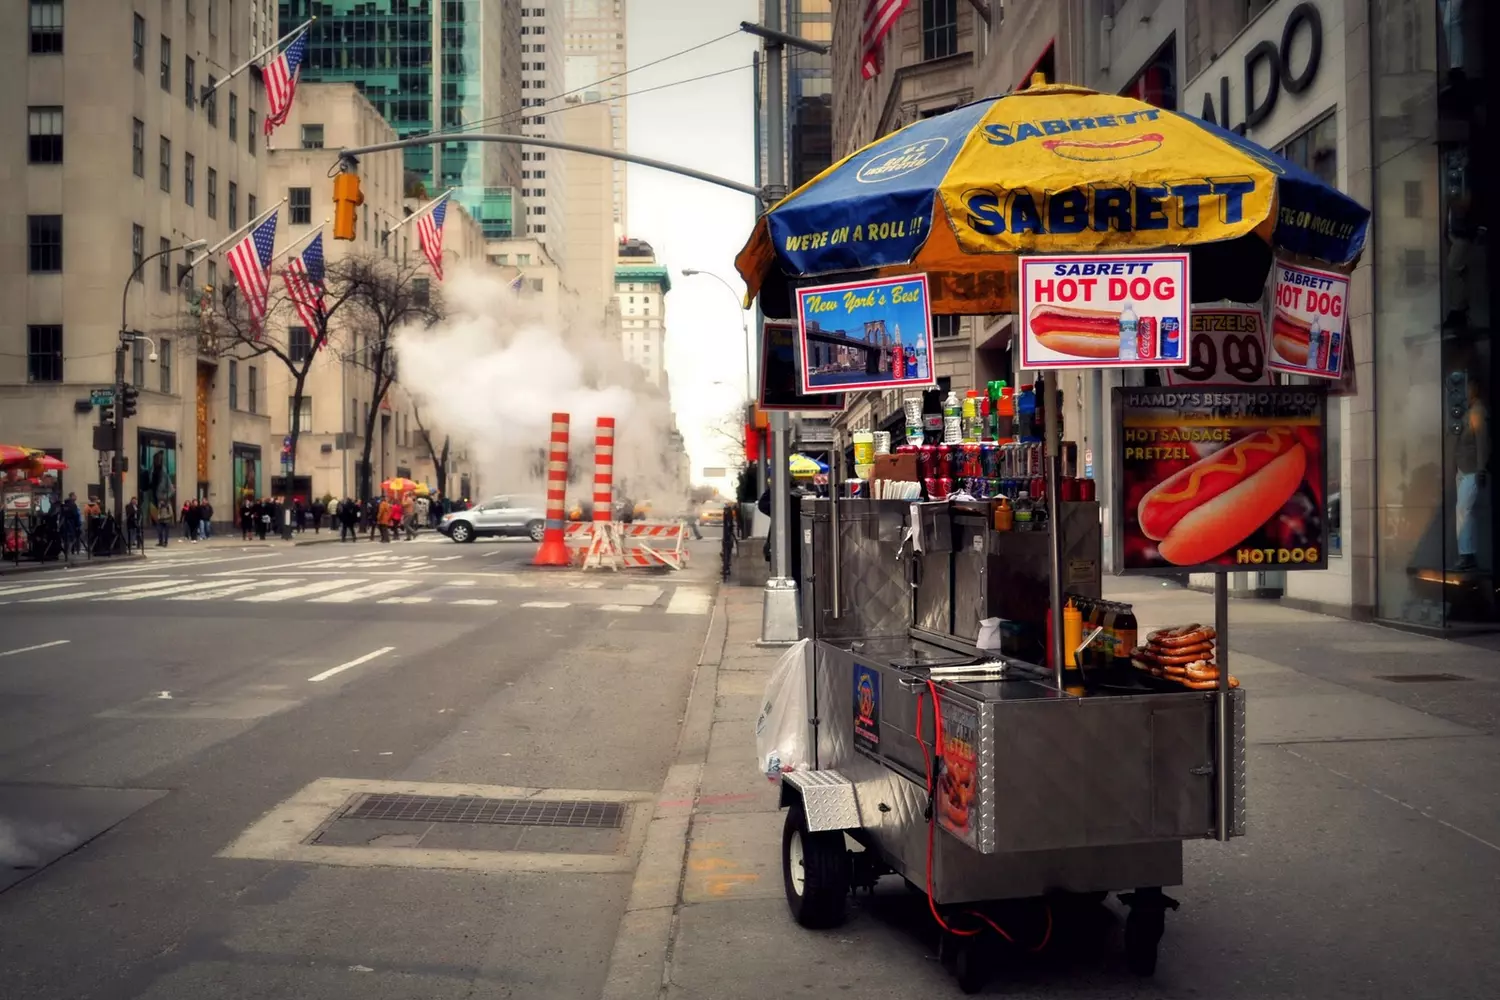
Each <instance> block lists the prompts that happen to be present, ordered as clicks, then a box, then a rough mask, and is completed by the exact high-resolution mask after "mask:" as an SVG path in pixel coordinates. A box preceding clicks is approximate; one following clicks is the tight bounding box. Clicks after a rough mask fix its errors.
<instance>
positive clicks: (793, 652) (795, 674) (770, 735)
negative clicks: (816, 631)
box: [755, 639, 812, 782]
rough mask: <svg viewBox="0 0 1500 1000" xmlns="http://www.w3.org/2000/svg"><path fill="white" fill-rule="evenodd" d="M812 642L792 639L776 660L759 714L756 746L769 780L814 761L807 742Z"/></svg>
mask: <svg viewBox="0 0 1500 1000" xmlns="http://www.w3.org/2000/svg"><path fill="white" fill-rule="evenodd" d="M811 659H812V643H811V641H810V640H808V639H803V640H801V641H800V642H796V643H793V644H792V645H791V646H790V647H788V649H787V651H786V652H785V653H783V654H781V659H780V660H778V661H776V669H775V670H773V671H771V679H770V680H768V681H767V682H766V695H765V698H764V699H762V701H761V709H760V717H759V718H757V719H756V720H755V750H756V753H757V754H758V755H759V757H760V766H761V770H762V772H763V773H764V774H765V776H766V778H767V779H769V780H770V781H773V782H774V781H780V780H781V776H782V775H783V774H785V773H786V772H788V771H797V770H803V769H805V768H807V767H809V766H811V763H812V754H811V752H810V751H811V748H810V747H809V746H808V745H807V671H808V670H809V669H810V668H811V663H810V661H811Z"/></svg>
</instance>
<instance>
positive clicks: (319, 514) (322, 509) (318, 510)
mask: <svg viewBox="0 0 1500 1000" xmlns="http://www.w3.org/2000/svg"><path fill="white" fill-rule="evenodd" d="M326 513H328V505H327V504H325V503H324V502H323V501H322V500H314V501H313V502H312V523H313V534H315V535H316V534H320V533H321V532H322V531H323V515H324V514H326Z"/></svg>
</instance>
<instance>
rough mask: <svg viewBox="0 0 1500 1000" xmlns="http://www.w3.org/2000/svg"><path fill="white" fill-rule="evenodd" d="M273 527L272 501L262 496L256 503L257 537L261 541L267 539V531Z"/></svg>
mask: <svg viewBox="0 0 1500 1000" xmlns="http://www.w3.org/2000/svg"><path fill="white" fill-rule="evenodd" d="M270 528H271V501H270V500H269V499H266V498H265V497H262V498H261V500H260V502H259V503H257V504H256V505H255V537H256V538H258V539H260V540H261V541H265V540H266V532H267V531H269V530H270Z"/></svg>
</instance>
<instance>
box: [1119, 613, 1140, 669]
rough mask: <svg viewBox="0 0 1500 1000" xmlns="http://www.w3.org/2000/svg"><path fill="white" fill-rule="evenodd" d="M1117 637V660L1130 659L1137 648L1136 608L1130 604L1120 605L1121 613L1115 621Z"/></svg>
mask: <svg viewBox="0 0 1500 1000" xmlns="http://www.w3.org/2000/svg"><path fill="white" fill-rule="evenodd" d="M1115 635H1116V637H1117V639H1116V643H1115V658H1116V659H1122V660H1123V659H1128V658H1129V657H1130V651H1131V650H1132V649H1134V648H1135V647H1136V621H1135V608H1133V607H1131V606H1130V605H1129V604H1122V605H1120V613H1119V615H1118V616H1117V617H1116V619H1115Z"/></svg>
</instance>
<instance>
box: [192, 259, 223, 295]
mask: <svg viewBox="0 0 1500 1000" xmlns="http://www.w3.org/2000/svg"><path fill="white" fill-rule="evenodd" d="M188 256H189V257H192V254H188ZM205 284H207V285H208V292H209V295H210V296H212V295H213V293H214V292H215V291H216V290H217V289H218V287H219V265H218V263H217V262H216V261H212V260H211V261H209V262H208V281H206V282H205ZM210 301H212V299H210Z"/></svg>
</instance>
